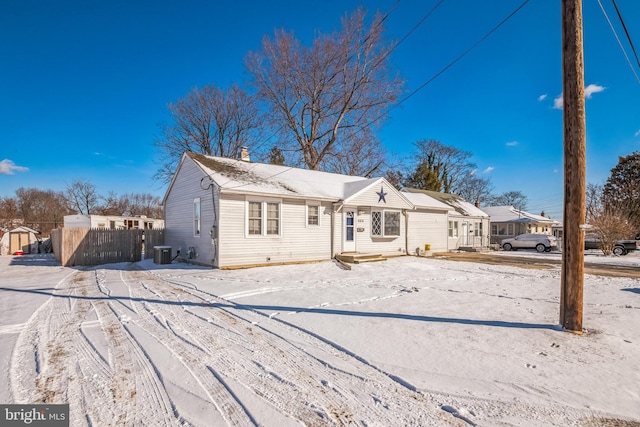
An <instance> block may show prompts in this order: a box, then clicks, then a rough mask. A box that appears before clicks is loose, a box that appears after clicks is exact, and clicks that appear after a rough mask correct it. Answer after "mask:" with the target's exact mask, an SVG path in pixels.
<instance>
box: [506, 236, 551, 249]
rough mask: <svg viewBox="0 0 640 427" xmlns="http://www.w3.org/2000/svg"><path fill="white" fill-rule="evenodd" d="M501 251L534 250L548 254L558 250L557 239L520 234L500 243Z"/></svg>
mask: <svg viewBox="0 0 640 427" xmlns="http://www.w3.org/2000/svg"><path fill="white" fill-rule="evenodd" d="M501 246H502V249H503V250H505V251H515V250H518V249H535V250H537V251H538V252H550V251H551V249H557V248H558V239H557V238H556V237H555V236H550V235H548V234H520V235H519V236H516V237H512V238H510V239H504V240H503V241H502V244H501Z"/></svg>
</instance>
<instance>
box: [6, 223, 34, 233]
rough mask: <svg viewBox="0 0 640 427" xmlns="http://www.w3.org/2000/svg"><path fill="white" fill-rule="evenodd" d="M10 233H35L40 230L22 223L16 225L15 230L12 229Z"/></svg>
mask: <svg viewBox="0 0 640 427" xmlns="http://www.w3.org/2000/svg"><path fill="white" fill-rule="evenodd" d="M9 233H33V234H40V232H39V231H36V230H34V229H33V228H29V227H25V226H24V225H21V226H20V227H16V228H14V229H13V230H10V231H9Z"/></svg>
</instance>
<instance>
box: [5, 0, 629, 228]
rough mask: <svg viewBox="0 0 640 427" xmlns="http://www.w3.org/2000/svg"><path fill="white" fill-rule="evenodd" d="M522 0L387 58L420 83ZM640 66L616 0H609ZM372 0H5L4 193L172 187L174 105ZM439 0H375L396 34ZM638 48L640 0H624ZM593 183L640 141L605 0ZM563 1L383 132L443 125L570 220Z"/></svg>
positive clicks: (515, 25)
mask: <svg viewBox="0 0 640 427" xmlns="http://www.w3.org/2000/svg"><path fill="white" fill-rule="evenodd" d="M522 2H523V0H487V1H476V0H445V1H444V2H443V3H442V4H441V5H440V6H439V7H438V9H437V10H436V11H435V12H434V13H433V14H432V15H431V16H430V17H429V18H428V19H427V20H426V21H425V22H424V23H423V24H421V25H420V26H419V27H418V28H417V29H416V30H415V31H414V32H413V33H412V34H411V35H410V36H409V37H408V38H407V39H406V40H405V41H404V42H403V43H402V44H401V45H400V46H398V47H397V49H395V50H394V52H393V54H392V57H391V61H392V64H393V66H394V67H395V68H396V69H397V71H398V72H399V73H400V75H401V76H402V77H403V78H404V79H405V80H406V86H407V90H408V92H411V91H413V90H415V89H417V88H418V87H420V86H421V85H422V84H424V83H425V82H426V81H428V80H429V79H431V78H432V77H433V76H434V75H435V74H436V73H438V72H439V71H440V70H441V69H442V68H444V67H445V66H447V65H448V64H449V63H450V62H451V61H453V60H454V59H455V58H456V57H457V56H459V55H460V54H462V53H463V52H464V51H465V50H466V49H468V48H469V47H471V46H472V45H473V44H474V43H476V42H477V41H478V40H479V39H480V38H481V37H483V36H484V35H485V34H486V33H487V32H488V31H489V30H491V28H493V27H494V26H495V25H496V24H498V23H499V22H500V21H501V20H502V19H504V18H505V17H506V16H507V15H508V14H509V13H511V12H512V11H513V10H514V9H515V8H516V7H518V6H519V5H520V4H521V3H522ZM601 2H602V5H603V6H604V8H605V10H606V12H607V13H608V15H609V18H610V19H611V21H612V23H613V24H614V26H615V28H616V31H617V33H618V36H619V37H620V39H621V42H622V44H623V46H624V48H625V49H626V52H627V55H629V59H630V60H631V63H632V65H634V69H635V73H637V74H639V75H640V69H639V67H638V64H637V63H636V62H635V57H634V56H633V53H632V51H631V48H630V47H629V45H628V43H627V41H626V38H625V37H624V32H623V30H622V28H621V26H620V24H619V21H618V19H617V16H616V15H615V10H614V8H613V6H612V3H611V0H601ZM360 3H361V2H359V1H355V0H326V1H322V2H306V1H299V0H297V1H288V0H287V1H285V0H274V1H270V2H263V1H259V2H258V1H232V0H217V1H216V0H209V1H205V0H202V1H198V0H183V1H164V0H158V1H147V0H144V1H130V0H126V1H122V0H115V1H110V2H95V1H84V0H83V1H65V0H60V1H56V2H53V1H46V0H39V1H34V0H9V1H8V2H4V3H3V8H2V9H3V10H2V13H1V14H0V73H1V74H0V76H1V78H0V101H1V102H0V162H1V163H0V196H3V197H11V196H14V195H15V190H16V189H17V188H19V187H22V186H23V187H37V188H41V189H45V190H47V189H51V190H56V191H63V190H64V189H65V187H66V186H67V185H68V184H69V183H71V181H72V180H74V179H82V180H88V181H91V182H92V183H94V184H95V185H96V186H97V188H98V191H99V193H100V194H103V195H107V194H108V193H109V192H110V191H113V192H116V193H118V194H122V193H129V192H136V193H151V194H154V195H158V196H162V195H163V194H164V190H165V186H164V185H163V184H162V183H159V182H156V181H154V180H153V179H152V176H153V174H154V173H155V171H156V170H157V167H158V165H157V164H156V163H155V159H156V152H155V148H154V147H153V140H154V138H155V137H156V136H158V134H159V130H158V123H159V122H161V121H163V120H165V119H166V117H167V108H166V105H167V103H169V102H172V101H175V100H177V99H179V98H181V97H182V96H184V95H185V94H186V93H187V92H188V91H189V90H190V89H191V88H193V87H194V86H204V85H207V84H215V85H217V86H220V87H228V86H229V85H230V84H231V83H232V82H235V83H239V84H242V82H243V80H244V79H245V78H246V75H245V72H244V65H243V58H244V56H245V55H246V53H247V52H249V51H250V50H257V49H259V48H260V41H261V38H262V37H263V35H272V34H273V31H274V29H276V28H285V29H288V30H291V31H294V32H295V34H296V35H297V37H298V38H300V39H301V40H303V41H305V42H307V41H309V40H311V39H312V37H313V35H314V31H315V30H320V31H322V32H331V31H332V30H334V29H336V28H338V26H339V20H340V17H341V16H342V15H343V14H344V13H345V12H348V11H352V10H354V9H355V8H356V7H357V6H358V5H359V4H360ZM436 3H437V1H436V0H429V1H425V0H421V1H414V0H411V1H410V0H401V1H399V2H398V3H397V5H396V0H374V1H367V2H366V5H365V6H366V7H367V9H368V10H369V11H370V12H373V11H376V10H379V11H381V12H387V11H389V10H391V9H392V8H393V6H394V5H396V6H395V8H394V9H393V11H392V12H391V14H390V15H389V18H388V19H387V21H386V30H387V31H386V37H387V38H388V39H389V40H399V39H401V38H402V37H404V36H405V34H407V32H409V30H410V29H411V28H413V27H414V25H416V24H417V23H418V22H419V21H420V20H421V18H422V17H423V16H424V15H425V14H426V13H427V12H428V11H429V10H430V9H431V8H432V7H433V6H434V5H436ZM617 4H618V6H619V8H620V10H621V12H622V14H623V18H625V22H626V24H627V28H628V30H629V32H630V35H631V38H632V40H633V42H634V43H635V44H636V49H640V2H638V1H637V0H617ZM583 16H584V41H585V47H584V54H585V85H587V86H588V87H589V92H590V97H589V98H588V99H587V101H586V116H587V181H588V182H590V183H603V182H604V181H605V180H606V179H607V177H608V176H609V174H610V170H611V168H612V167H614V166H615V165H616V164H617V162H618V156H625V155H628V154H631V153H632V152H633V151H636V150H640V83H639V82H638V80H637V77H636V76H635V75H634V72H633V71H632V69H631V68H630V66H629V64H628V63H627V60H626V59H625V56H624V54H623V52H622V50H621V49H620V47H619V45H618V43H617V41H616V39H615V36H614V33H613V32H612V30H611V29H610V27H609V24H608V23H607V20H606V18H605V17H604V14H603V12H602V10H601V8H600V5H599V4H598V1H597V0H585V1H584V4H583ZM561 60H562V57H561V9H560V1H552V0H531V1H530V2H529V3H528V4H527V5H525V6H524V8H522V10H520V12H518V13H517V14H516V15H515V16H514V17H513V18H512V19H510V20H509V21H508V22H507V23H506V24H505V25H503V26H502V27H501V28H500V29H498V30H497V31H496V32H495V33H493V34H492V35H491V36H490V37H489V38H488V39H486V40H485V41H484V42H483V43H482V44H480V45H479V46H478V47H477V48H476V49H474V50H473V51H471V52H470V53H469V54H468V55H466V56H465V57H464V58H462V59H461V60H460V61H459V62H457V63H456V64H455V65H454V66H452V67H451V68H449V69H448V70H447V71H446V72H444V73H443V74H442V75H441V76H440V77H438V78H437V79H435V80H433V81H432V82H431V83H430V84H428V85H427V86H425V87H424V88H423V89H421V90H420V91H419V92H417V93H416V94H415V95H413V96H412V97H411V98H409V99H408V100H406V101H405V102H403V103H402V104H401V105H400V106H398V107H397V108H395V109H394V110H393V111H392V112H391V116H390V118H389V120H388V121H387V122H386V124H385V125H384V127H383V129H382V131H381V133H380V138H381V140H382V142H383V144H384V146H385V147H386V149H387V150H388V151H389V153H390V154H391V155H393V156H395V158H397V159H403V158H406V157H407V156H410V155H411V153H412V150H413V143H414V142H415V141H417V140H420V139H431V138H433V139H438V140H440V141H441V142H442V143H443V144H446V145H451V146H455V147H458V148H461V149H463V150H467V151H470V152H471V153H473V157H472V159H471V160H472V161H473V162H474V163H476V164H477V166H478V172H477V173H478V174H481V175H482V176H488V177H490V178H491V181H492V183H493V185H494V187H495V193H502V192H505V191H512V190H517V191H521V192H522V193H524V194H525V195H526V196H527V197H528V199H529V204H528V210H529V211H530V212H532V213H539V212H540V211H543V210H544V211H545V212H546V213H547V214H549V215H551V216H552V217H553V218H556V219H561V218H562V197H563V191H564V190H563V185H564V184H563V141H562V138H563V131H562V110H561V109H558V108H557V98H558V97H559V96H560V95H561V92H562V74H561V73H562V62H561Z"/></svg>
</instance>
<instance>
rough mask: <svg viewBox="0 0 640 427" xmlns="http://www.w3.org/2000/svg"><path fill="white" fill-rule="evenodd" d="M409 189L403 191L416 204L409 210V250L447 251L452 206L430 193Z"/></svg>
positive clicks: (416, 252) (412, 251)
mask: <svg viewBox="0 0 640 427" xmlns="http://www.w3.org/2000/svg"><path fill="white" fill-rule="evenodd" d="M409 190H411V189H403V190H402V191H401V193H402V194H404V196H405V197H406V198H407V199H409V201H410V202H411V203H412V204H413V206H414V209H413V210H410V211H408V212H407V218H408V223H409V227H408V229H409V232H408V233H407V248H408V249H407V252H408V253H410V254H416V255H420V254H422V253H423V252H428V251H433V252H446V251H447V250H449V239H448V238H447V218H448V214H449V210H450V209H451V208H450V207H449V206H448V205H446V204H444V203H442V202H439V201H438V200H436V199H435V198H434V197H431V196H429V195H428V194H425V193H422V192H414V191H409ZM427 245H428V246H427ZM427 248H428V249H427Z"/></svg>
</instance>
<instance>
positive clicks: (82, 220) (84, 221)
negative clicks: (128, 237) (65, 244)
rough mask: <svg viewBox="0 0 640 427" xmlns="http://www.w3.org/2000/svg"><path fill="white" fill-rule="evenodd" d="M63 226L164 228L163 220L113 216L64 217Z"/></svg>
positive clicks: (119, 228) (123, 228) (113, 228)
mask: <svg viewBox="0 0 640 427" xmlns="http://www.w3.org/2000/svg"><path fill="white" fill-rule="evenodd" d="M64 226H65V227H67V228H108V229H111V230H125V229H143V230H150V229H157V228H164V220H162V219H154V218H147V217H146V216H144V215H139V216H115V215H65V217H64Z"/></svg>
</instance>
